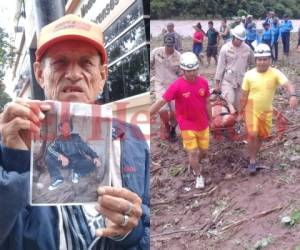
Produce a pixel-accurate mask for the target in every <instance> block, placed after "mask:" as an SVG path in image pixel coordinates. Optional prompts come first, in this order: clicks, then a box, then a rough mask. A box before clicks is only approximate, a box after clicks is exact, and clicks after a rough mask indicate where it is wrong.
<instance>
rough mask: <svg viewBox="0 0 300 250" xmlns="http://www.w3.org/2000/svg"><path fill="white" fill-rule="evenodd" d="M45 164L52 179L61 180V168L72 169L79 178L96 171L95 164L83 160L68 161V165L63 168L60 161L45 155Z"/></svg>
mask: <svg viewBox="0 0 300 250" xmlns="http://www.w3.org/2000/svg"><path fill="white" fill-rule="evenodd" d="M45 162H46V165H47V167H48V171H49V174H50V176H51V178H52V179H61V180H62V179H63V177H62V176H61V173H60V169H62V168H65V169H72V170H74V172H75V173H77V174H79V175H80V176H85V175H87V174H89V173H91V172H92V171H94V170H95V169H96V166H95V164H94V163H93V162H92V161H91V160H89V159H85V158H82V159H78V158H77V159H69V165H68V166H66V167H63V166H62V164H61V161H59V160H58V159H56V158H55V157H53V156H52V155H47V156H46V157H45Z"/></svg>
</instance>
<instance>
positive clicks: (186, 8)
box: [150, 0, 300, 19]
mask: <svg viewBox="0 0 300 250" xmlns="http://www.w3.org/2000/svg"><path fill="white" fill-rule="evenodd" d="M150 4H151V19H211V18H221V17H227V18H231V17H233V16H242V15H246V14H251V15H253V16H254V18H263V17H265V15H266V13H267V12H268V11H271V10H272V11H275V12H276V14H277V15H278V16H279V17H282V16H283V15H284V14H288V15H289V16H290V18H292V19H298V18H300V1H299V0H168V1H165V0H150Z"/></svg>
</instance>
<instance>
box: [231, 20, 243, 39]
mask: <svg viewBox="0 0 300 250" xmlns="http://www.w3.org/2000/svg"><path fill="white" fill-rule="evenodd" d="M231 34H232V36H234V37H236V38H237V39H239V40H242V41H245V40H246V30H245V27H244V24H239V25H237V26H235V27H234V28H233V29H232V30H231Z"/></svg>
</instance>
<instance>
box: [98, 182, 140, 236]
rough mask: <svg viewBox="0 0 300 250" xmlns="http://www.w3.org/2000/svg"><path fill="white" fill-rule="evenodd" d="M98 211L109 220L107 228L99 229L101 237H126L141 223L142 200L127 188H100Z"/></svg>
mask: <svg viewBox="0 0 300 250" xmlns="http://www.w3.org/2000/svg"><path fill="white" fill-rule="evenodd" d="M97 192H98V201H97V202H98V204H97V206H96V209H97V211H98V212H99V213H101V214H102V215H103V216H105V217H106V219H107V220H109V223H108V225H107V227H106V228H103V229H98V230H97V231H96V235H97V236H100V237H114V236H120V235H126V234H127V233H129V232H130V231H131V230H133V229H134V228H135V227H136V226H137V225H138V223H139V220H140V217H141V215H142V208H141V204H142V200H141V198H140V197H139V196H138V195H137V194H136V193H133V192H131V191H130V190H128V189H126V188H116V187H99V188H98V190H97Z"/></svg>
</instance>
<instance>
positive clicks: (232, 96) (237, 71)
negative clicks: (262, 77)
mask: <svg viewBox="0 0 300 250" xmlns="http://www.w3.org/2000/svg"><path fill="white" fill-rule="evenodd" d="M231 34H232V41H231V42H230V43H226V44H224V45H223V47H222V48H221V50H220V55H219V60H218V65H217V70H216V74H215V90H216V91H222V95H223V97H224V98H225V99H226V100H227V102H229V103H231V104H232V105H233V106H234V107H235V108H236V109H237V107H238V106H239V94H240V88H241V84H242V80H243V77H244V74H245V72H246V70H247V69H248V68H249V66H250V65H254V57H253V51H252V50H251V48H250V47H249V46H248V45H247V44H246V43H244V41H245V39H246V31H245V28H244V26H243V25H238V26H236V27H235V28H234V29H232V30H231Z"/></svg>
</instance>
